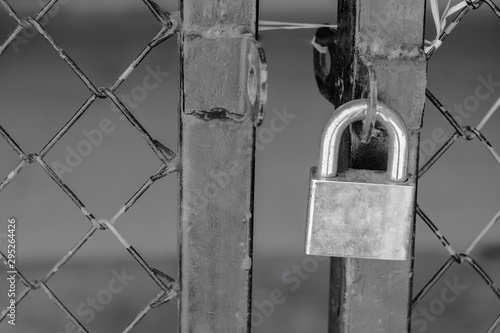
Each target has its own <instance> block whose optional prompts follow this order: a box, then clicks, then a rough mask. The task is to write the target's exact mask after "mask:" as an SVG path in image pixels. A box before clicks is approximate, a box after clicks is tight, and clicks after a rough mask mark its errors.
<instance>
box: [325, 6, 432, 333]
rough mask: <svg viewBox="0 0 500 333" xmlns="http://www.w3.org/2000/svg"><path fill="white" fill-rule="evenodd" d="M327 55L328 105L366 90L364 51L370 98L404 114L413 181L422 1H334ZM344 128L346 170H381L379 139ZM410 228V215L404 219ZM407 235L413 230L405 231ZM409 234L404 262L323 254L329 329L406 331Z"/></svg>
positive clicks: (339, 332)
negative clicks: (331, 57)
mask: <svg viewBox="0 0 500 333" xmlns="http://www.w3.org/2000/svg"><path fill="white" fill-rule="evenodd" d="M338 13H339V17H338V41H337V43H338V45H339V47H338V48H337V53H336V55H335V63H334V66H335V78H334V80H333V82H334V84H335V87H336V89H335V96H334V98H333V100H334V101H335V105H336V106H339V105H341V104H344V103H345V102H348V101H350V100H353V99H357V98H363V97H367V96H368V93H369V77H368V75H367V74H368V71H367V70H366V67H365V66H364V65H363V61H362V59H360V57H361V56H362V57H364V58H365V59H366V60H368V61H369V62H370V63H371V66H372V69H373V71H374V73H375V76H376V78H377V84H378V85H377V88H378V98H379V100H381V101H382V102H384V103H385V104H387V105H388V106H389V107H391V108H393V109H394V110H397V111H398V112H399V113H400V115H401V116H402V118H403V119H404V121H405V123H406V125H407V128H408V131H409V133H410V138H409V159H408V174H409V178H410V180H411V181H415V179H416V174H417V165H418V161H417V158H418V143H419V132H420V127H421V124H422V114H423V106H424V100H425V86H426V57H425V55H424V53H423V39H424V13H425V1H412V0H401V1H385V0H374V1H360V0H358V1H347V0H341V1H339V10H338ZM360 134H361V127H360V126H358V127H356V126H353V127H352V128H351V135H350V140H351V141H350V146H348V147H346V148H345V149H342V150H341V152H340V154H341V157H342V159H344V160H349V161H351V162H352V163H351V165H350V166H348V167H351V168H354V169H370V168H371V169H379V170H382V169H386V168H387V149H388V145H387V143H388V142H387V140H384V139H378V138H376V139H372V140H371V141H370V143H368V144H363V143H362V142H361V140H360ZM412 229H414V221H412ZM412 235H413V231H412ZM413 244H414V242H413V237H412V236H411V239H410V248H411V250H410V256H409V259H408V260H406V261H375V260H364V259H339V258H332V260H331V289H330V296H331V297H330V298H331V300H330V323H329V331H330V332H335V333H347V332H356V333H374V332H377V333H387V332H396V333H402V332H409V331H410V321H409V318H410V303H411V297H412V296H411V294H412V289H411V285H412V274H413V246H414V245H413Z"/></svg>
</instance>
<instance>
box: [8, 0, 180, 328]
mask: <svg viewBox="0 0 500 333" xmlns="http://www.w3.org/2000/svg"><path fill="white" fill-rule="evenodd" d="M57 2H58V0H50V1H49V2H47V3H46V4H45V5H44V6H43V7H42V8H41V10H40V11H39V12H38V13H36V14H35V15H34V16H33V17H20V16H18V14H17V13H16V11H15V10H14V9H13V7H12V6H11V5H10V4H9V2H8V1H7V0H0V6H1V7H2V8H3V9H5V10H6V11H7V12H8V14H9V15H10V16H11V17H12V19H13V20H15V21H16V23H17V25H16V27H15V29H14V30H13V31H12V33H11V34H10V35H9V36H8V37H7V39H6V40H5V41H4V42H3V44H1V45H0V56H1V55H2V54H4V52H5V51H6V50H7V48H8V47H9V46H10V45H11V44H12V43H13V41H14V40H15V39H16V37H17V36H19V34H20V33H21V32H22V31H23V30H24V29H30V28H34V29H35V30H36V31H38V33H39V34H40V35H42V36H43V37H44V38H45V40H46V41H47V42H48V43H49V44H50V45H51V47H52V48H53V50H54V51H55V52H56V53H57V55H58V56H59V57H60V58H62V59H63V60H64V62H65V63H66V64H67V65H68V66H69V67H70V68H71V70H72V71H73V72H74V74H76V75H77V76H78V78H79V79H80V80H81V81H82V82H83V83H84V85H85V86H86V87H87V88H88V89H89V90H90V93H91V94H90V96H89V97H88V99H87V100H86V101H85V102H84V103H83V105H82V106H81V107H80V108H79V109H78V110H77V112H76V113H75V114H74V115H73V116H72V117H71V118H70V120H69V121H68V122H67V123H66V124H65V125H64V126H63V127H62V128H61V129H60V130H59V131H58V132H57V133H56V134H55V135H54V136H53V137H52V139H51V140H50V141H49V142H47V143H46V145H45V146H44V147H43V148H42V150H41V151H40V152H39V153H26V152H25V151H24V150H23V149H22V147H21V146H20V145H19V144H18V143H17V142H16V140H14V139H13V137H12V136H11V135H10V134H9V133H8V132H7V131H6V130H5V129H4V128H3V127H2V126H1V125H0V135H1V136H2V137H3V138H4V139H5V140H6V142H7V143H8V144H9V145H10V146H11V147H12V149H14V151H15V152H16V153H17V154H18V155H19V158H20V161H19V164H18V165H17V166H16V167H15V168H14V170H12V172H10V173H9V174H8V175H7V177H6V178H5V179H4V180H3V181H2V182H1V183H0V192H1V191H3V190H4V189H5V188H6V187H7V186H8V185H9V184H10V183H11V182H12V180H13V179H15V178H16V176H17V175H18V174H19V173H20V172H21V170H23V169H24V168H25V167H26V166H27V165H28V164H34V163H37V164H39V165H40V166H41V167H42V169H43V170H44V171H45V172H46V173H47V174H48V175H49V176H50V178H51V179H52V180H53V181H54V182H55V183H56V184H57V185H58V186H59V187H60V188H61V190H62V191H63V192H64V193H65V194H66V195H67V196H68V197H69V198H70V199H71V200H72V201H73V203H74V204H75V205H76V206H77V207H78V209H79V210H80V211H81V212H82V214H83V215H84V216H85V217H86V218H87V219H88V220H89V221H90V223H91V227H90V229H89V230H88V231H87V232H86V233H85V234H84V235H83V236H82V237H81V239H80V240H79V241H78V242H77V243H76V244H75V245H74V246H73V247H72V248H71V249H70V251H69V252H68V253H67V254H66V255H65V256H64V257H63V258H61V259H60V260H59V261H58V262H57V263H56V264H55V265H54V266H53V267H52V269H51V270H50V271H49V272H47V273H46V275H45V276H43V277H42V278H41V279H40V280H34V281H29V280H28V279H27V278H26V277H25V275H24V274H23V273H22V272H21V271H19V270H17V271H16V272H17V273H16V276H17V278H18V280H19V281H21V282H22V284H23V285H24V287H25V288H24V289H23V290H22V291H20V292H19V293H18V295H17V299H16V304H19V303H20V302H22V301H23V299H25V297H26V296H27V295H28V294H29V293H30V292H32V291H35V290H38V289H42V290H43V291H44V292H45V293H46V294H47V296H48V297H49V298H50V299H51V300H52V301H53V302H54V303H55V304H56V306H57V307H58V308H59V309H60V310H61V311H62V312H63V313H64V314H65V315H66V316H67V317H68V318H69V319H70V320H71V322H73V324H74V325H75V326H76V327H77V328H78V329H79V330H80V331H82V332H89V331H88V330H87V328H85V326H84V325H83V324H82V323H81V322H80V321H79V320H78V319H77V317H76V316H75V315H74V314H73V313H72V312H71V311H70V310H69V309H68V308H67V307H66V306H65V305H64V303H63V302H62V301H61V300H60V299H59V298H58V297H57V295H56V294H55V293H54V292H52V290H51V289H50V288H49V287H48V286H47V283H48V282H49V281H50V280H51V279H52V278H53V277H54V275H56V274H57V272H58V271H59V269H60V268H61V267H62V266H63V265H65V264H66V263H67V262H68V261H69V260H70V259H71V258H73V256H74V255H75V254H76V253H77V252H78V251H79V250H80V249H81V248H82V247H83V246H84V245H85V243H86V242H87V241H88V240H89V239H90V238H91V237H92V236H93V235H94V234H96V232H97V231H104V230H109V231H111V232H112V233H113V234H114V235H115V236H116V238H117V239H118V240H119V241H120V243H121V244H122V245H123V246H124V247H125V248H126V250H127V251H128V252H129V253H130V255H131V256H132V257H133V258H134V259H135V260H136V261H137V262H138V263H139V264H140V266H141V267H142V268H143V269H144V271H145V272H146V273H147V274H148V275H149V276H150V277H151V279H152V280H153V281H154V283H156V284H157V285H158V287H159V290H160V292H159V294H158V296H157V297H155V298H154V299H153V300H151V302H150V303H149V304H147V305H146V306H145V308H144V309H143V310H142V311H141V312H140V313H139V314H138V315H137V316H136V317H135V318H134V319H133V320H132V321H131V322H130V324H129V325H128V326H127V327H126V328H125V329H124V330H123V331H122V332H130V331H131V330H132V329H133V328H134V327H135V326H136V325H137V324H138V323H139V322H140V320H141V319H143V318H144V316H145V315H146V314H147V313H148V312H149V311H150V310H151V309H153V308H156V307H158V306H160V305H162V304H164V303H167V302H168V301H170V300H172V299H174V298H175V297H176V296H177V293H178V284H177V282H176V281H175V279H173V278H171V277H170V276H169V275H167V274H165V273H163V272H161V271H159V270H157V269H155V268H153V267H151V266H150V265H149V264H148V262H147V261H146V260H145V259H144V258H143V257H142V256H141V255H140V254H139V253H138V252H137V251H136V250H135V249H134V247H132V246H131V245H130V244H129V243H128V242H127V240H126V239H125V238H124V237H123V236H122V235H121V234H120V232H119V231H118V230H117V228H116V227H115V223H116V222H117V221H118V219H120V217H122V216H123V215H124V214H125V213H126V212H127V211H128V210H129V209H130V208H131V207H132V206H133V205H134V204H135V203H136V202H137V201H138V200H139V198H140V197H141V196H142V195H143V194H144V193H145V192H146V191H147V190H148V189H149V188H150V187H151V186H152V185H153V184H154V183H155V182H156V181H158V180H160V179H161V178H163V177H165V176H167V175H169V174H171V173H174V172H175V171H177V169H176V167H177V160H176V158H175V156H176V155H175V153H174V152H172V151H171V150H170V149H168V148H167V147H165V146H164V145H163V144H161V143H160V142H159V141H157V140H155V139H154V138H153V137H152V136H151V135H150V134H149V133H148V132H147V131H146V129H145V128H144V127H143V126H142V125H141V123H140V122H139V121H138V120H137V119H136V118H135V117H134V115H133V114H132V112H130V110H129V109H128V108H127V106H125V104H124V103H123V102H122V101H121V100H120V99H119V98H118V97H117V96H116V95H115V94H114V91H115V90H116V89H118V87H120V85H121V84H122V83H123V82H124V81H125V80H126V79H127V78H128V77H129V76H130V74H131V73H132V72H133V71H134V69H135V68H136V67H137V66H138V65H139V64H140V63H141V62H142V60H143V59H144V58H145V57H146V56H147V55H148V54H149V52H150V51H151V50H152V49H153V48H155V47H156V46H158V45H159V44H160V43H162V42H164V41H166V40H167V39H169V38H170V37H171V36H173V35H174V34H175V32H176V29H177V23H176V16H175V14H172V15H171V14H170V13H168V12H167V11H166V10H164V9H163V8H161V7H160V6H159V5H157V4H156V3H155V2H153V1H151V0H144V1H143V2H144V4H145V5H146V6H147V7H148V8H149V10H150V11H151V12H152V14H153V15H154V16H155V18H156V19H157V20H158V21H159V22H160V24H161V29H160V31H159V32H158V33H157V34H156V35H155V36H154V37H153V38H152V39H151V41H150V42H149V43H148V44H147V45H146V46H145V47H144V49H143V50H142V52H140V54H139V55H138V56H137V57H136V58H135V59H134V60H133V61H132V63H131V64H130V66H129V67H128V68H127V69H126V70H125V71H124V72H123V73H122V74H121V75H120V77H119V78H118V79H117V80H116V81H115V82H114V83H113V85H111V86H110V87H100V88H98V87H96V86H95V85H94V83H93V82H92V81H91V80H90V79H89V78H88V76H87V75H86V74H85V73H84V72H83V71H82V70H81V69H80V67H79V66H78V65H77V64H76V63H75V61H73V59H72V58H71V57H70V55H69V54H68V53H67V52H66V51H65V50H64V49H63V48H61V47H60V46H59V45H58V44H57V42H56V41H55V40H54V38H52V36H51V35H50V34H49V33H48V32H47V30H46V29H45V28H44V27H43V26H42V25H41V23H40V22H41V21H42V20H43V18H44V17H45V16H46V15H47V13H49V11H50V10H51V9H52V8H53V7H54V6H55V5H56V4H57ZM106 98H109V99H110V100H111V101H112V102H113V103H114V105H116V107H117V108H118V109H119V110H120V112H121V113H122V114H123V116H124V117H125V118H126V119H127V120H128V121H129V122H130V123H131V124H132V126H133V127H134V128H135V129H136V130H137V131H138V132H139V133H140V135H141V136H142V137H143V138H144V140H145V141H146V142H147V144H148V145H149V146H150V147H151V149H152V150H153V151H154V153H155V154H156V155H157V157H158V158H159V159H160V161H161V162H162V165H161V166H160V167H159V168H158V169H157V170H156V172H155V173H154V174H153V175H152V176H151V177H150V178H149V179H148V180H147V181H146V182H145V183H144V184H143V185H142V186H141V187H140V188H139V189H138V190H137V192H136V193H135V194H134V195H133V196H132V197H131V198H130V199H129V200H128V201H127V202H126V203H125V204H124V206H123V207H122V208H121V209H120V210H119V211H118V212H117V213H116V214H115V215H114V216H113V218H112V219H111V220H110V221H107V220H97V219H96V217H95V216H94V214H93V213H92V212H91V211H89V210H88V209H87V208H86V206H85V204H84V203H83V202H82V200H80V199H79V198H78V196H77V195H76V194H75V193H74V192H73V191H72V189H71V188H70V187H69V186H68V185H67V184H66V183H65V182H64V181H63V180H62V178H61V177H59V176H58V174H57V173H56V172H55V171H54V170H53V169H52V168H51V167H50V166H49V165H48V164H47V163H46V162H45V161H44V159H43V158H44V156H45V155H47V153H48V152H49V151H50V150H51V149H52V148H53V147H54V145H55V144H56V143H57V142H58V141H59V140H61V139H62V138H63V136H64V135H65V134H66V133H67V132H68V131H69V130H70V129H71V128H72V127H73V126H74V125H75V124H76V123H77V121H78V120H79V119H80V118H81V117H82V116H83V115H84V114H85V112H86V111H87V110H88V109H89V107H90V106H91V105H92V104H93V103H94V102H95V101H96V100H97V99H106ZM0 256H1V258H2V261H3V262H4V264H5V265H7V263H8V260H7V256H6V255H5V254H4V253H3V252H0ZM7 314H8V309H4V310H3V311H2V313H1V314H0V322H2V321H3V320H4V319H5V318H6V316H7Z"/></svg>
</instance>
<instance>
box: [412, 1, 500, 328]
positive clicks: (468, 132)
mask: <svg viewBox="0 0 500 333" xmlns="http://www.w3.org/2000/svg"><path fill="white" fill-rule="evenodd" d="M484 4H487V5H488V6H489V7H490V8H491V9H492V10H493V12H494V14H495V15H496V16H498V18H499V19H500V8H499V7H498V6H497V5H496V4H495V3H494V2H493V1H490V0H484V1H483V0H476V1H472V0H468V1H464V2H463V3H462V8H461V9H460V10H459V11H458V13H457V14H456V16H455V18H454V19H453V20H452V22H451V23H450V24H449V25H448V26H447V27H443V30H442V31H441V32H440V34H439V37H438V39H437V42H434V43H433V44H432V45H431V46H430V47H428V48H426V55H427V59H430V58H431V57H432V55H433V54H434V53H435V51H436V50H437V49H438V48H439V46H440V45H441V44H442V42H443V41H444V40H445V39H446V38H447V37H448V36H449V35H450V34H451V33H452V31H453V30H454V29H455V28H456V27H457V26H458V25H459V23H460V22H461V21H462V19H463V18H464V17H465V16H466V15H467V14H468V13H470V12H471V10H475V9H478V8H479V7H481V6H482V5H484ZM426 96H427V98H428V100H429V101H430V102H431V103H432V104H433V105H434V106H435V107H436V108H437V109H438V110H439V111H440V112H441V114H442V115H443V116H444V118H445V119H446V120H447V121H448V122H449V124H450V125H451V126H452V127H453V129H454V133H453V135H452V136H451V137H450V139H449V140H447V141H446V142H445V143H444V144H443V145H442V146H441V147H440V148H439V149H438V150H437V151H436V153H435V154H434V155H433V156H432V157H431V158H430V159H429V160H428V161H427V162H426V163H425V164H424V165H423V166H422V167H421V168H420V170H419V174H418V177H419V178H420V177H422V176H423V175H424V174H425V173H426V172H427V171H428V170H429V169H430V168H431V167H432V166H433V165H434V164H435V163H436V162H437V161H438V160H439V159H440V158H442V157H443V156H444V154H445V153H446V152H447V151H448V150H449V149H450V147H451V146H453V144H454V143H455V142H457V141H458V139H464V140H466V141H471V140H474V139H477V140H479V142H481V144H482V146H483V147H485V148H486V149H487V150H488V152H489V153H490V154H491V155H492V156H493V158H494V159H495V160H496V162H497V163H499V164H500V155H499V154H498V152H497V151H496V149H495V148H494V147H493V146H492V145H491V144H490V142H489V141H488V140H487V139H486V137H485V136H484V134H483V133H482V132H481V130H482V129H483V127H484V126H485V125H486V123H487V122H488V121H489V120H490V119H491V116H492V115H493V114H494V113H495V112H496V110H497V109H498V104H499V103H500V99H499V100H498V101H497V102H496V103H495V104H494V105H493V107H492V108H491V109H490V110H489V112H487V113H486V115H485V116H484V118H483V119H482V120H481V121H480V122H479V124H478V125H477V126H475V127H474V126H460V124H459V122H458V121H457V120H456V119H455V118H454V117H453V115H452V114H451V113H450V112H449V111H448V110H447V109H446V107H445V106H444V105H443V104H442V103H441V102H440V101H439V99H438V98H437V97H436V96H435V95H434V94H432V93H431V92H430V91H429V90H426ZM416 213H417V214H418V216H420V218H421V219H422V220H423V221H424V222H425V224H426V225H427V226H428V227H429V228H430V230H431V231H432V232H433V233H434V235H435V236H436V237H437V238H438V239H439V241H440V242H441V243H442V245H443V246H444V247H445V249H446V250H447V251H448V253H449V255H450V258H449V259H448V260H447V261H446V262H445V263H444V265H443V266H442V267H441V268H440V269H439V270H438V271H437V272H436V274H435V275H434V276H433V277H432V278H431V279H430V281H428V282H427V284H426V285H425V286H424V287H423V288H422V290H421V291H419V292H418V293H417V294H416V296H415V298H414V299H413V301H412V309H415V307H416V306H417V305H418V304H419V303H420V302H421V300H422V299H423V298H424V297H425V296H426V295H427V294H428V292H429V291H430V290H431V289H432V288H433V287H434V286H435V285H436V283H437V282H438V281H439V280H440V278H441V277H442V276H443V275H444V274H445V273H446V272H447V271H448V270H449V269H450V268H451V267H452V266H454V265H455V264H458V265H461V264H463V263H467V264H469V265H470V266H471V267H472V268H473V269H474V270H475V271H476V272H477V274H478V275H479V276H480V277H481V278H482V280H484V282H485V283H486V285H487V286H488V287H489V288H490V290H491V292H492V293H493V294H494V295H495V296H496V297H498V299H500V288H498V287H497V286H496V285H495V282H494V281H493V280H492V279H491V278H490V276H489V275H488V273H487V272H486V271H485V270H484V269H483V268H482V267H481V266H480V265H479V264H478V263H477V262H476V261H475V260H474V258H473V256H472V254H471V253H472V251H473V250H474V249H475V248H476V247H477V245H478V244H479V243H480V242H481V241H482V240H483V239H484V237H485V236H486V235H487V234H488V232H489V231H490V230H491V229H492V228H493V226H494V225H495V224H496V223H498V220H499V219H500V211H498V212H497V213H496V214H495V216H494V217H493V218H492V219H491V221H489V223H488V224H487V225H486V226H485V227H484V228H483V230H481V232H480V233H479V235H478V236H477V237H476V239H475V240H474V241H473V242H472V243H471V244H470V246H469V247H468V248H467V249H466V250H465V252H463V253H460V252H456V251H455V250H454V248H453V247H452V246H451V244H450V242H449V241H448V240H447V239H446V237H445V236H444V235H443V234H442V233H441V231H440V230H439V228H438V227H437V225H436V224H435V223H434V222H433V221H432V220H431V219H430V218H429V216H428V215H427V214H426V213H425V212H424V211H423V210H422V208H421V207H420V206H418V205H417V208H416ZM498 327H500V313H499V314H498V316H497V317H496V319H495V320H494V321H493V322H492V323H491V325H490V326H489V328H488V330H487V331H486V332H487V333H493V332H495V330H496V329H497V328H498Z"/></svg>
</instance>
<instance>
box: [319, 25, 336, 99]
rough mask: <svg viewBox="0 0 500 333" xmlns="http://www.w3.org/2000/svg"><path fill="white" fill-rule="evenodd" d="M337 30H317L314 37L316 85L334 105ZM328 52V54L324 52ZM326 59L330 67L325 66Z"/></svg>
mask: <svg viewBox="0 0 500 333" xmlns="http://www.w3.org/2000/svg"><path fill="white" fill-rule="evenodd" d="M336 39H337V29H334V28H319V29H318V30H317V31H316V35H315V36H314V44H313V46H314V49H313V52H314V54H313V55H314V75H315V76H316V83H317V84H318V88H319V92H320V93H321V95H322V96H323V97H324V98H326V99H327V100H328V101H329V102H330V103H332V104H333V103H334V100H333V97H334V96H333V92H334V89H335V81H334V79H335V78H334V74H335V69H334V65H333V64H334V56H335V54H336V48H337V45H336ZM326 51H328V52H326ZM327 57H330V66H329V68H328V65H327Z"/></svg>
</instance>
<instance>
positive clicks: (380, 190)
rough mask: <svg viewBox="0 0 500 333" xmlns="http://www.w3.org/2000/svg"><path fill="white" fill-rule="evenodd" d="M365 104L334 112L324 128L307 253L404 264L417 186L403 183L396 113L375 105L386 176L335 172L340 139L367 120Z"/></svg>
mask: <svg viewBox="0 0 500 333" xmlns="http://www.w3.org/2000/svg"><path fill="white" fill-rule="evenodd" d="M368 113H369V101H368V100H355V101H351V102H348V103H346V104H344V105H342V106H341V107H340V108H338V109H337V110H336V111H335V113H334V114H333V116H332V117H331V118H330V120H329V121H328V123H327V124H326V126H325V129H324V130H323V134H322V137H321V148H320V159H319V167H318V168H317V170H316V168H315V167H313V169H312V170H311V185H310V192H309V205H308V215H307V237H306V253H307V254H310V255H323V256H332V257H350V258H366V259H384V260H406V259H407V256H408V253H409V242H410V233H411V226H412V225H411V222H412V220H413V219H412V217H413V214H414V206H413V204H414V198H415V184H414V182H412V181H407V170H406V168H407V160H408V132H407V129H406V125H405V123H404V121H403V120H402V119H401V116H399V114H398V113H397V112H396V111H394V110H392V109H391V108H389V107H388V106H386V105H384V104H383V103H380V102H379V103H378V105H377V110H376V119H377V120H378V121H379V123H380V124H382V126H383V127H384V128H385V130H386V132H387V133H388V137H389V163H388V170H387V173H385V175H384V172H383V171H374V170H353V169H348V170H346V171H344V172H342V173H337V163H338V156H339V150H340V143H341V138H342V135H343V133H344V131H345V130H346V129H347V128H348V126H349V125H351V124H353V123H354V122H356V121H361V120H365V119H366V118H367V114H368Z"/></svg>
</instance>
